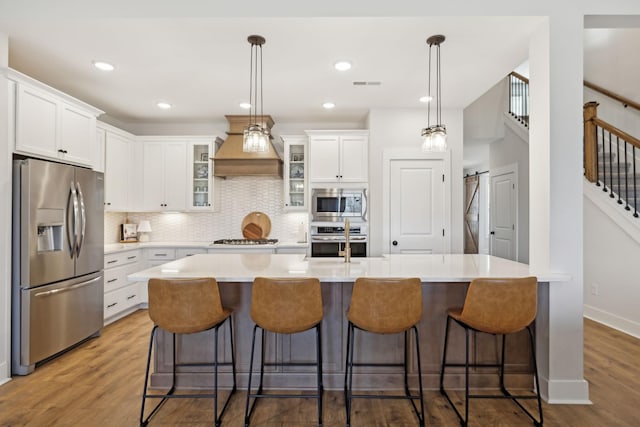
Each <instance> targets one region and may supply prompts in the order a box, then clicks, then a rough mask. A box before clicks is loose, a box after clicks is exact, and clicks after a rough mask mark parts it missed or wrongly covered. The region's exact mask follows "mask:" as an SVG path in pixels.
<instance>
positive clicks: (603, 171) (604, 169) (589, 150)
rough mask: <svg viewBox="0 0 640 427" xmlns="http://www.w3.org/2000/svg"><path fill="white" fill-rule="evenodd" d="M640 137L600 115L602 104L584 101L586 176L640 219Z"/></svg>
mask: <svg viewBox="0 0 640 427" xmlns="http://www.w3.org/2000/svg"><path fill="white" fill-rule="evenodd" d="M638 150H640V140H639V139H637V138H635V137H634V136H632V135H629V134H628V133H626V132H624V131H621V130H620V129H618V128H616V127H615V126H613V125H611V124H609V123H607V122H605V121H604V120H602V119H600V118H598V103H597V102H587V103H586V104H584V175H585V178H587V180H589V181H590V182H593V183H595V184H596V185H597V186H599V187H600V186H601V187H602V191H604V192H605V193H606V192H608V193H609V197H611V198H612V199H615V198H616V197H617V198H618V200H617V202H618V204H619V205H625V206H624V208H625V210H627V211H633V216H634V217H636V218H638V207H639V206H638V204H639V201H638V191H639V190H640V182H638V179H639V177H638V175H637V172H640V168H637V166H636V163H637V162H638V160H637V159H636V155H637V154H640V152H639V151H638Z"/></svg>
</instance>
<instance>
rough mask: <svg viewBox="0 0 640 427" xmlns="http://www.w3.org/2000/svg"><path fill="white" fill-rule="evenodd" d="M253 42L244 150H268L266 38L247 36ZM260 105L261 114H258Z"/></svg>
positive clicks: (257, 151)
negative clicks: (264, 92)
mask: <svg viewBox="0 0 640 427" xmlns="http://www.w3.org/2000/svg"><path fill="white" fill-rule="evenodd" d="M247 41H248V42H249V43H250V44H251V61H250V64H251V68H250V72H249V104H250V105H251V106H250V107H249V125H248V126H247V127H246V128H244V139H243V143H242V151H245V152H253V153H259V152H266V151H269V145H270V144H269V138H270V135H269V128H267V127H266V126H264V124H263V123H262V116H263V114H262V104H263V98H262V45H263V44H264V43H265V42H266V40H265V38H264V37H262V36H258V35H251V36H249V37H248V38H247ZM258 105H260V115H258Z"/></svg>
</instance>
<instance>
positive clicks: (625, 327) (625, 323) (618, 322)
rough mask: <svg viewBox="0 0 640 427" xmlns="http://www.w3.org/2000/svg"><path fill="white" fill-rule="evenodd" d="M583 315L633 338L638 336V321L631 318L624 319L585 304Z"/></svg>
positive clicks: (639, 328)
mask: <svg viewBox="0 0 640 427" xmlns="http://www.w3.org/2000/svg"><path fill="white" fill-rule="evenodd" d="M584 317H586V318H587V319H591V320H593V321H595V322H598V323H602V324H603V325H606V326H608V327H610V328H613V329H615V330H617V331H620V332H623V333H625V334H627V335H631V336H632V337H634V338H640V323H638V322H634V321H633V320H629V319H625V318H623V317H620V316H617V315H615V314H612V313H609V312H606V311H604V310H600V309H599V308H595V307H592V306H589V305H586V304H585V306H584Z"/></svg>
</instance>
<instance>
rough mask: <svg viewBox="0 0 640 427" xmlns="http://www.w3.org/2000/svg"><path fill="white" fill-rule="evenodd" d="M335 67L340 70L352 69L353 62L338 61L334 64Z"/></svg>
mask: <svg viewBox="0 0 640 427" xmlns="http://www.w3.org/2000/svg"><path fill="white" fill-rule="evenodd" d="M333 68H335V69H336V70H338V71H347V70H350V69H351V62H349V61H338V62H336V63H335V64H333Z"/></svg>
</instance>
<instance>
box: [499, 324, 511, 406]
mask: <svg viewBox="0 0 640 427" xmlns="http://www.w3.org/2000/svg"><path fill="white" fill-rule="evenodd" d="M506 343H507V336H506V335H505V334H502V352H501V353H502V354H501V357H500V371H499V374H500V390H502V393H503V394H505V395H508V394H509V392H508V391H507V387H506V386H505V385H504V355H505V347H506Z"/></svg>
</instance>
